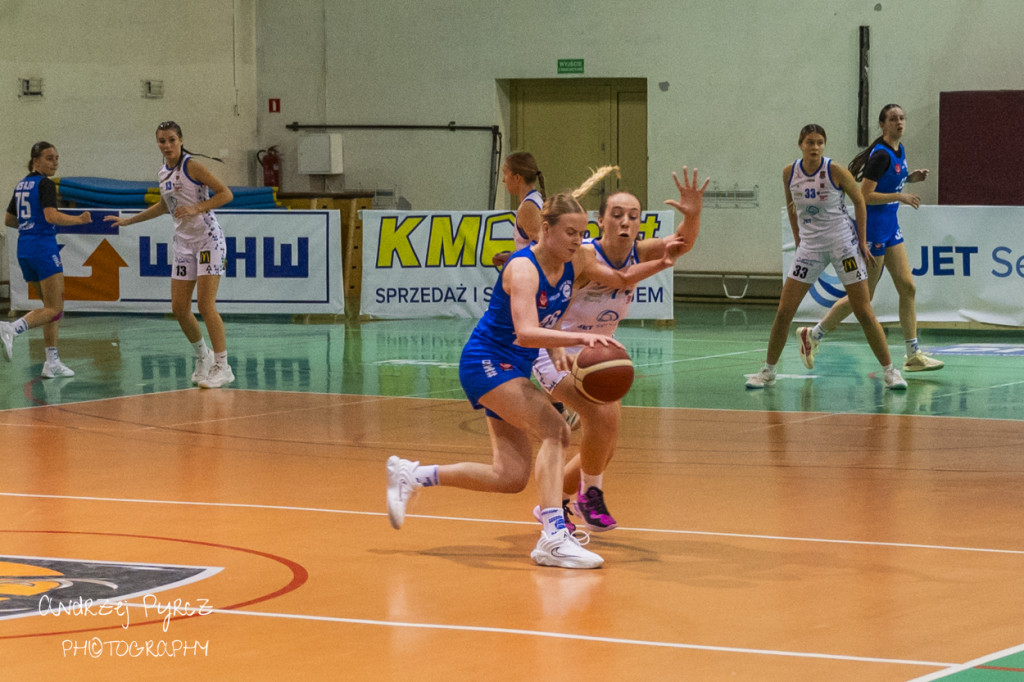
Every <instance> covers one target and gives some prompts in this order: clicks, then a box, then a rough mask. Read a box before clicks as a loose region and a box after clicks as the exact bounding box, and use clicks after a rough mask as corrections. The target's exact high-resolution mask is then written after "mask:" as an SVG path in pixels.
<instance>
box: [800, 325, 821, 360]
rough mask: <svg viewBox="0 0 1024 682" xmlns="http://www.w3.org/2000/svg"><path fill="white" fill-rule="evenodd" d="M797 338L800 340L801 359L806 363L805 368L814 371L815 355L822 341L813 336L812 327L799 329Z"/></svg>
mask: <svg viewBox="0 0 1024 682" xmlns="http://www.w3.org/2000/svg"><path fill="white" fill-rule="evenodd" d="M796 338H797V339H799V340H800V359H801V360H803V361H804V367H806V368H807V369H814V353H815V352H817V350H818V344H820V343H821V340H820V339H816V338H814V336H812V335H811V327H797V330H796Z"/></svg>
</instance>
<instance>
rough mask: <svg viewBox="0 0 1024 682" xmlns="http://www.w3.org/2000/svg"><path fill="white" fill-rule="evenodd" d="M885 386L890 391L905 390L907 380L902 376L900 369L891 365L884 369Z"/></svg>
mask: <svg viewBox="0 0 1024 682" xmlns="http://www.w3.org/2000/svg"><path fill="white" fill-rule="evenodd" d="M885 387H886V388H888V389H890V390H892V391H905V390H907V380H906V379H904V378H903V375H902V374H900V371H899V370H898V369H896V368H895V367H893V368H892V369H887V370H885Z"/></svg>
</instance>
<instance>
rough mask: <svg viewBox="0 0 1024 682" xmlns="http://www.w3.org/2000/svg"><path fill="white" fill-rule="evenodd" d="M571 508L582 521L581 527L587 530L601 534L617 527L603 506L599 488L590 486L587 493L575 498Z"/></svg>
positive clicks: (602, 494)
mask: <svg viewBox="0 0 1024 682" xmlns="http://www.w3.org/2000/svg"><path fill="white" fill-rule="evenodd" d="M572 506H573V508H574V509H575V510H576V514H577V515H578V516H579V517H580V518H581V519H583V525H584V526H586V528H587V530H592V531H594V532H597V533H602V532H604V531H606V530H612V529H613V528H615V527H616V526H617V525H618V524H617V523H616V522H615V519H614V518H612V515H611V514H609V513H608V507H606V506H605V504H604V493H603V492H602V491H601V489H600V488H596V487H594V486H590V487H589V488H588V489H587V492H585V493H580V494H578V495H577V496H576V500H575V501H574V502H573V503H572Z"/></svg>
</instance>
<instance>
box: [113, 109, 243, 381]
mask: <svg viewBox="0 0 1024 682" xmlns="http://www.w3.org/2000/svg"><path fill="white" fill-rule="evenodd" d="M156 141H157V145H158V146H159V147H160V153H161V154H162V155H163V157H164V165H163V167H161V169H160V171H159V173H158V178H159V181H160V201H158V202H156V203H155V204H153V205H152V206H150V207H149V208H147V209H146V210H145V211H142V212H141V213H137V214H135V215H131V216H124V217H120V216H117V217H115V216H107V217H106V220H107V221H109V222H112V223H113V224H114V225H117V226H118V227H124V226H127V225H134V224H135V223H141V222H142V221H144V220H150V219H151V218H156V217H157V216H160V215H163V214H165V213H170V214H171V216H172V217H173V219H174V256H173V263H172V266H171V310H172V311H173V313H174V317H175V318H176V319H177V320H178V324H179V326H181V330H182V331H183V332H184V333H185V337H186V338H187V339H188V340H189V343H191V344H192V348H193V350H194V351H195V356H196V363H195V370H194V371H193V372H192V383H193V384H198V385H199V386H201V387H202V388H220V387H221V386H226V385H228V384H230V383H231V382H233V381H234V380H235V374H234V372H232V371H231V366H230V365H229V364H228V351H227V339H226V335H225V332H224V322H223V320H222V319H221V317H220V313H219V312H217V288H218V286H219V285H220V277H221V275H222V274H223V272H224V259H225V257H226V255H227V251H226V247H225V244H224V232H223V231H222V230H221V228H220V224H219V223H218V222H217V218H216V216H214V214H213V209H215V208H218V207H220V206H223V205H224V204H226V203H228V202H229V201H231V199H232V196H233V195H232V194H231V190H230V189H229V188H228V187H227V185H225V184H224V183H223V182H221V181H220V180H218V179H217V178H216V177H215V176H214V175H213V173H211V172H210V171H209V170H207V169H206V167H205V166H203V165H202V164H201V163H199V162H198V161H195V160H194V159H193V158H192V155H191V154H190V153H189V152H188V150H186V149H185V148H184V147H183V146H182V134H181V127H180V126H179V125H178V124H177V123H175V122H174V121H165V122H163V123H161V124H160V125H159V126H157V129H156ZM211 192H212V194H211ZM197 284H198V294H197V300H198V304H199V313H200V314H201V315H202V316H203V322H204V323H205V324H206V331H207V332H209V334H210V345H211V346H213V350H212V351H211V350H210V349H209V348H208V347H207V345H206V342H205V341H204V339H203V332H202V329H201V328H200V326H199V321H198V320H197V319H196V316H195V314H194V313H193V312H192V293H193V292H194V291H196V290H197Z"/></svg>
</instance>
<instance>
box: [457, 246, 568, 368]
mask: <svg viewBox="0 0 1024 682" xmlns="http://www.w3.org/2000/svg"><path fill="white" fill-rule="evenodd" d="M516 258H528V259H529V260H530V262H531V263H533V266H534V267H535V268H537V275H538V276H539V278H540V282H539V284H538V287H537V295H536V302H537V319H538V320H540V325H541V326H542V327H545V328H547V329H553V328H555V327H556V326H557V324H558V321H559V320H560V319H562V315H563V314H564V313H565V309H566V308H567V307H568V306H569V300H570V299H571V298H572V283H573V280H574V279H575V273H574V272H573V267H572V263H571V262H569V263H566V264H565V267H564V268H563V269H562V276H561V277H560V278H559V280H558V281H557V282H556V283H555V284H551V283H550V282H548V279H547V277H545V276H544V271H543V270H542V269H541V267H540V265H539V264H538V263H537V258H536V257H535V256H534V255H533V249H532V248H526V249H522V250H520V251H516V252H515V253H514V254H512V256H511V257H510V258H509V259H508V263H506V264H505V267H504V268H503V269H502V270H501V272H500V273H499V274H498V281H497V283H496V284H495V285H494V290H493V291H492V292H491V300H490V303H489V304H488V307H487V310H486V311H484V315H483V317H482V318H480V321H479V322H478V323H477V325H476V328H474V329H473V333H472V335H471V336H470V337H469V341H468V342H467V343H466V345H467V346H472V345H490V346H497V347H500V348H503V349H508V350H509V351H510V352H512V353H514V354H515V355H519V356H522V357H523V359H528V360H530V361H531V362H532V361H533V360H534V359H535V358H536V357H537V353H538V350H539V349H537V348H523V347H522V346H519V345H518V344H516V329H515V325H514V324H513V322H512V305H511V299H510V298H509V295H508V294H507V293H506V292H505V289H504V286H503V284H504V281H503V278H504V276H505V272H506V271H507V270H508V264H509V263H511V262H512V261H513V260H514V259H516Z"/></svg>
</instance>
